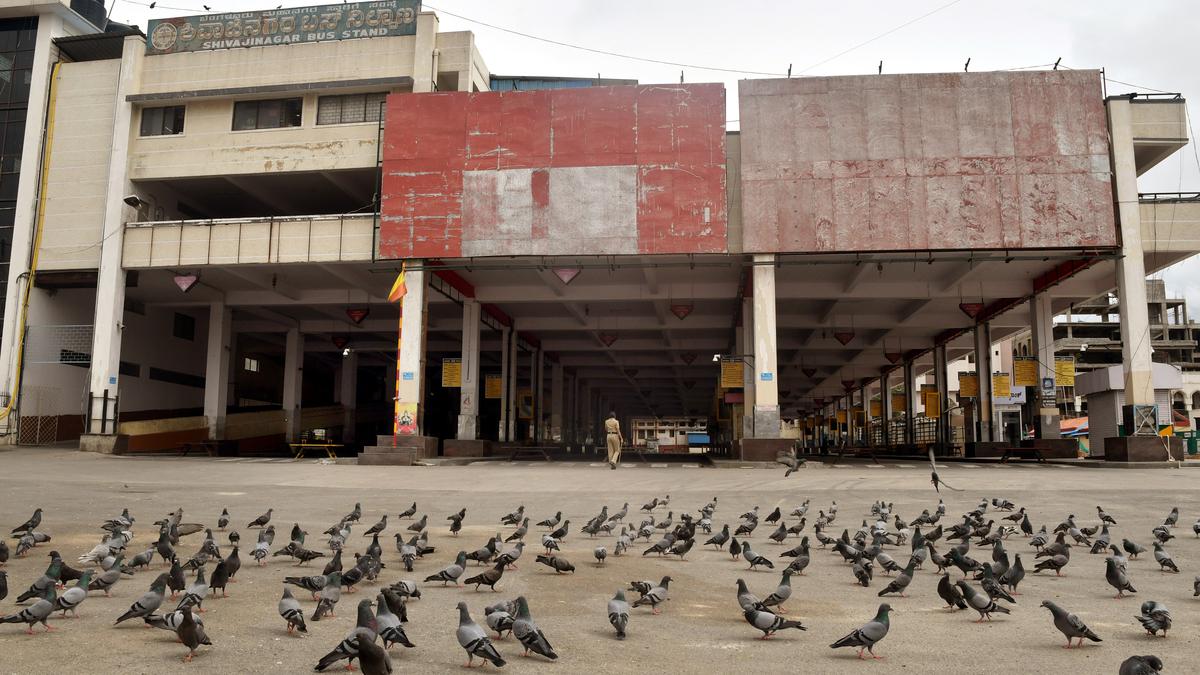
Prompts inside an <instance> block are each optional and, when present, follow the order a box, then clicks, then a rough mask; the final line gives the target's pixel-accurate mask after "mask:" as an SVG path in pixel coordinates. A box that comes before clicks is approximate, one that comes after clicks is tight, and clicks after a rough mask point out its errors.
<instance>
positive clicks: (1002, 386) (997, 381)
mask: <svg viewBox="0 0 1200 675" xmlns="http://www.w3.org/2000/svg"><path fill="white" fill-rule="evenodd" d="M1010 397H1012V378H1010V377H1009V375H1008V373H993V374H992V398H1010Z"/></svg>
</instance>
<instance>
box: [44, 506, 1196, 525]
mask: <svg viewBox="0 0 1200 675" xmlns="http://www.w3.org/2000/svg"><path fill="white" fill-rule="evenodd" d="M35 515H36V514H35ZM1177 522H1179V507H1178V506H1176V507H1173V508H1172V509H1171V512H1170V513H1168V514H1167V517H1166V519H1165V520H1163V525H1166V526H1167V527H1175V523H1177ZM34 527H36V525H35V526H34ZM29 529H33V528H29Z"/></svg>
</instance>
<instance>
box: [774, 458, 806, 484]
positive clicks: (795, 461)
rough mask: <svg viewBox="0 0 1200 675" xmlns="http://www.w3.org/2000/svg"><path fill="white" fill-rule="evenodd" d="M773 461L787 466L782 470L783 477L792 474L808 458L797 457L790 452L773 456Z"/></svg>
mask: <svg viewBox="0 0 1200 675" xmlns="http://www.w3.org/2000/svg"><path fill="white" fill-rule="evenodd" d="M775 461H776V462H778V463H780V464H782V465H784V466H786V467H787V471H784V472H783V477H784V478H787V477H788V476H790V475H792V474H793V473H795V472H796V470H797V469H800V468H801V467H803V466H804V465H805V464H806V463H807V462H808V460H806V459H804V458H803V457H797V456H796V455H795V454H793V453H791V452H785V453H783V454H780V455H779V456H777V457H776V458H775Z"/></svg>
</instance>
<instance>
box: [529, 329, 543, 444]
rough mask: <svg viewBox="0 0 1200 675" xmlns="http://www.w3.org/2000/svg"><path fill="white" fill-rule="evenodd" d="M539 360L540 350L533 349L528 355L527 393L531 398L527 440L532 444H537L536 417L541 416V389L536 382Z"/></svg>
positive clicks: (539, 384) (539, 383)
mask: <svg viewBox="0 0 1200 675" xmlns="http://www.w3.org/2000/svg"><path fill="white" fill-rule="evenodd" d="M540 360H541V352H540V350H538V349H534V350H533V351H531V352H530V353H529V392H530V393H531V394H532V397H531V398H530V401H531V402H532V403H531V405H530V406H529V408H530V416H529V438H530V440H532V441H534V442H537V440H538V427H540V426H541V425H540V424H538V416H539V415H541V414H542V410H541V407H540V403H541V393H540V392H541V388H542V387H541V381H540V380H538V373H539V372H541V370H540V368H539V367H538V362H539V361H540Z"/></svg>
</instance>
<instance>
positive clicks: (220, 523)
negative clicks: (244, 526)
mask: <svg viewBox="0 0 1200 675" xmlns="http://www.w3.org/2000/svg"><path fill="white" fill-rule="evenodd" d="M227 525H229V509H227V508H222V509H221V515H219V516H217V529H218V530H221V531H222V532H224V531H225V527H226V526H227Z"/></svg>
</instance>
